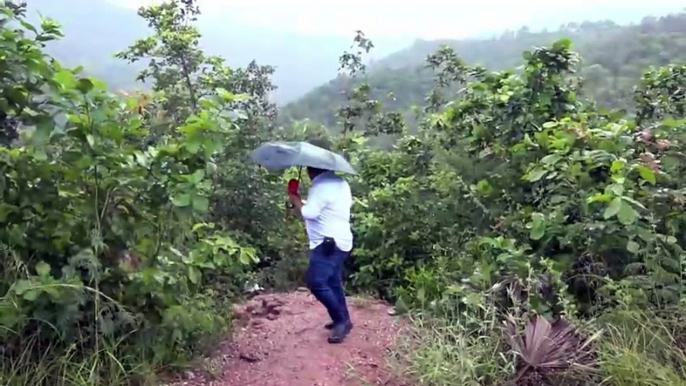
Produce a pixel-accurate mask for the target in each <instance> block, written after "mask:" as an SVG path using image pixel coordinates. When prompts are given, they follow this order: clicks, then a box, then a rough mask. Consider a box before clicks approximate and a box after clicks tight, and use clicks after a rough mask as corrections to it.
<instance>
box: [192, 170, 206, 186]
mask: <svg viewBox="0 0 686 386" xmlns="http://www.w3.org/2000/svg"><path fill="white" fill-rule="evenodd" d="M203 178H205V170H204V169H198V170H196V171H195V172H193V174H191V178H190V181H191V182H192V183H193V185H197V184H199V183H200V182H201V181H202V179H203Z"/></svg>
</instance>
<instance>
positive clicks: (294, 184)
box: [288, 180, 300, 196]
mask: <svg viewBox="0 0 686 386" xmlns="http://www.w3.org/2000/svg"><path fill="white" fill-rule="evenodd" d="M299 188H300V182H298V180H290V181H288V194H293V195H296V196H299V195H300V193H299V192H298V189H299Z"/></svg>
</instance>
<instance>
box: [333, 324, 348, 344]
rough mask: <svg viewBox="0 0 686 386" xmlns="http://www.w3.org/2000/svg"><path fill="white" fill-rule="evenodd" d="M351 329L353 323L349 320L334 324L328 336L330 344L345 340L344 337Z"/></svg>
mask: <svg viewBox="0 0 686 386" xmlns="http://www.w3.org/2000/svg"><path fill="white" fill-rule="evenodd" d="M352 329H353V324H352V323H351V322H347V323H345V324H339V325H336V326H334V327H333V328H332V329H331V335H330V336H329V343H331V344H336V343H341V342H343V341H344V340H345V338H346V337H347V336H348V334H350V331H351V330H352Z"/></svg>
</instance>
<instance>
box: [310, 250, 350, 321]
mask: <svg viewBox="0 0 686 386" xmlns="http://www.w3.org/2000/svg"><path fill="white" fill-rule="evenodd" d="M349 255H350V252H344V251H341V250H340V249H338V248H335V250H334V253H333V254H332V255H330V256H324V252H323V250H322V246H321V245H320V246H318V247H317V248H315V249H313V250H311V251H310V265H309V267H308V268H307V285H308V286H309V287H310V291H312V295H314V297H315V298H317V300H319V302H320V303H322V304H323V305H324V307H326V311H327V312H328V313H329V316H330V317H331V321H333V322H334V324H339V323H345V322H348V321H350V314H349V313H348V305H347V304H346V301H345V292H344V290H343V263H344V262H345V259H346V258H348V256H349Z"/></svg>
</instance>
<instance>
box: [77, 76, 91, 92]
mask: <svg viewBox="0 0 686 386" xmlns="http://www.w3.org/2000/svg"><path fill="white" fill-rule="evenodd" d="M93 87H95V85H94V84H93V82H91V80H90V79H88V78H81V79H79V81H78V83H77V84H76V89H77V90H79V91H81V93H83V94H88V93H89V92H90V91H91V90H92V89H93Z"/></svg>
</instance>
